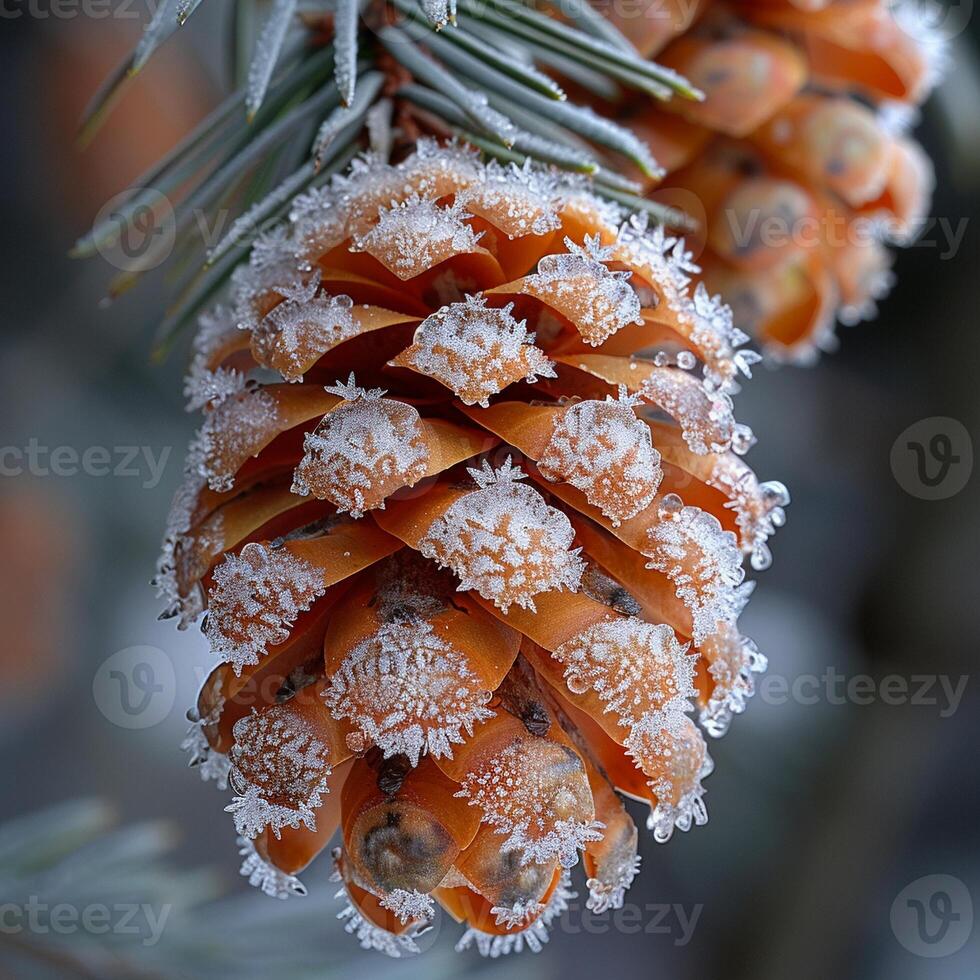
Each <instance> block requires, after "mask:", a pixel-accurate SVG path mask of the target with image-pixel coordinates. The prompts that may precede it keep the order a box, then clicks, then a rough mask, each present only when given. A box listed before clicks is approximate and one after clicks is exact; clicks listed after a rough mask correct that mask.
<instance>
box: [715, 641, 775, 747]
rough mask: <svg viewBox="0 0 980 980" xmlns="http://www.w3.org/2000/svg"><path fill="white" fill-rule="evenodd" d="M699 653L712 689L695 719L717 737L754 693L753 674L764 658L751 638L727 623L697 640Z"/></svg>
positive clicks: (762, 665) (763, 666) (762, 667)
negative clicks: (709, 676)
mask: <svg viewBox="0 0 980 980" xmlns="http://www.w3.org/2000/svg"><path fill="white" fill-rule="evenodd" d="M701 654H702V656H704V658H705V660H707V662H708V673H709V674H710V675H711V679H712V681H713V682H714V689H713V690H712V692H711V697H710V698H709V699H708V703H707V704H706V705H705V706H704V708H702V709H701V713H700V715H699V717H698V720H699V721H700V722H701V727H702V728H704V730H705V731H706V732H707V733H708V734H709V735H711V736H712V737H713V738H720V737H721V736H722V735H724V734H725V732H727V731H728V727H729V725H730V724H731V721H732V716H733V715H738V714H741V713H742V712H743V711H744V710H745V706H746V702H747V700H748V699H749V698H750V697H752V695H753V694H754V693H755V679H754V677H753V674H761V673H762V672H763V671H764V670H765V669H766V667H767V666H768V661H767V659H766V657H765V656H764V655H763V654H762V653H760V652H759V648H758V647H757V646H756V645H755V643H753V642H752V640H750V639H749V638H748V637H747V636H741V635H740V634H739V632H738V630H737V629H736V628H735V627H734V626H732V625H731V624H728V623H723V624H721V625H720V626H719V627H718V630H717V632H715V633H714V634H712V635H711V636H709V637H708V638H707V639H706V640H705V641H704V642H703V643H702V644H701Z"/></svg>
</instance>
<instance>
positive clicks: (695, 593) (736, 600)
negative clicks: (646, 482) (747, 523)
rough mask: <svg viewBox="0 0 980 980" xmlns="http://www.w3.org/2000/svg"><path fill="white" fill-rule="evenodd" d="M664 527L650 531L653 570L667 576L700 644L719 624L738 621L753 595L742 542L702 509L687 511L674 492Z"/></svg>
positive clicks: (665, 507) (664, 515)
mask: <svg viewBox="0 0 980 980" xmlns="http://www.w3.org/2000/svg"><path fill="white" fill-rule="evenodd" d="M660 516H661V520H660V523H658V524H656V525H654V527H652V528H650V530H649V531H648V532H647V534H648V537H649V544H648V545H647V550H646V551H645V552H644V554H645V555H646V556H647V557H648V558H650V562H649V563H648V564H647V568H653V569H656V570H657V571H659V572H663V573H664V574H665V575H666V576H667V577H668V578H669V579H670V581H671V582H672V583H673V585H674V591H675V592H676V594H677V597H678V598H679V599H680V600H681V601H682V602H683V603H684V604H685V605H686V606H687V608H688V609H689V610H690V612H691V619H692V623H693V633H692V635H693V639H694V642H695V643H700V642H701V640H703V639H704V638H705V637H706V636H708V635H710V634H711V633H713V632H714V631H715V628H716V627H717V625H718V623H730V622H734V621H735V619H737V618H738V615H739V613H740V612H741V611H742V608H743V606H744V605H745V600H746V598H747V594H746V591H745V589H744V588H740V586H741V584H742V580H743V579H744V578H745V571H744V569H743V568H742V563H741V556H740V554H739V549H738V541H737V539H736V537H735V535H734V534H733V533H732V532H731V531H725V530H723V529H722V526H721V524H720V523H719V521H718V518H717V517H715V516H714V515H713V514H709V513H708V512H707V511H704V510H701V509H700V508H699V507H685V506H684V505H683V503H682V501H681V500H680V498H679V497H677V496H676V494H670V495H669V496H668V497H667V498H665V500H664V505H663V506H662V507H661V513H660Z"/></svg>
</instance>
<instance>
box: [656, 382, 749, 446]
mask: <svg viewBox="0 0 980 980" xmlns="http://www.w3.org/2000/svg"><path fill="white" fill-rule="evenodd" d="M640 394H641V395H642V396H643V397H644V398H645V399H646V400H647V401H650V402H653V403H654V404H655V405H657V406H658V407H659V408H661V409H662V410H663V411H664V412H666V413H667V414H668V415H671V416H672V417H673V418H674V419H676V420H677V422H678V424H679V425H680V427H681V433H682V434H683V436H684V441H685V442H686V443H687V445H688V447H689V448H690V450H691V452H693V453H697V454H698V455H700V456H703V455H706V454H707V453H721V452H725V451H726V450H728V449H730V448H732V447H733V445H734V440H735V439H736V438H737V432H740V431H741V430H739V429H738V427H737V424H736V422H735V418H734V416H733V415H732V401H731V398H729V397H728V395H726V394H722V393H719V392H712V391H709V390H708V388H707V387H706V386H705V385H703V384H702V383H700V382H698V381H696V380H694V379H693V378H692V377H691V376H690V375H687V374H684V373H683V372H682V371H678V370H676V369H674V368H664V369H658V370H654V371H651V372H650V374H649V375H648V376H647V378H646V379H644V381H643V384H642V386H641V387H640Z"/></svg>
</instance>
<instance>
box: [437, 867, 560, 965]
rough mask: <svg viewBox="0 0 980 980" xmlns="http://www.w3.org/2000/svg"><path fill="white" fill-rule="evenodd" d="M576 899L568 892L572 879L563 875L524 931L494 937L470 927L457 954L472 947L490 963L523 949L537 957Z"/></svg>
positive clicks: (461, 941)
mask: <svg viewBox="0 0 980 980" xmlns="http://www.w3.org/2000/svg"><path fill="white" fill-rule="evenodd" d="M576 895H577V892H574V891H572V889H571V878H570V876H569V874H568V872H567V871H566V872H564V873H563V874H562V876H561V880H560V881H559V882H558V885H557V886H556V888H555V890H554V891H553V892H552V894H551V897H550V898H549V899H548V901H547V903H546V904H545V906H544V908H543V909H542V910H541V912H540V913H539V914H538V917H537V918H536V919H535V920H534V921H533V922H532V923H531V924H530V925H529V926H527V928H525V929H521V930H519V931H518V932H510V933H505V934H504V935H494V934H492V933H487V932H482V931H481V930H479V929H474V928H472V927H470V928H468V929H467V930H466V931H465V932H464V933H463V935H462V938H461V939H460V940H459V942H457V943H456V952H457V953H461V952H463V951H464V950H467V949H469V948H470V947H471V946H476V948H477V950H478V951H479V953H480V955H481V956H487V957H490V958H491V959H496V958H497V957H498V956H508V955H509V954H510V953H520V952H522V951H523V950H524V948H525V947H527V949H529V950H531V952H532V953H540V952H541V950H542V948H543V947H544V944H545V943H546V942H547V941H548V929H549V927H550V926H551V924H552V922H554V920H555V919H557V918H558V917H559V916H560V915H561V914H562V913H563V912H564V911H565V910H566V909H567V908H568V903H569V901H571V900H572V899H573V898H575V897H576Z"/></svg>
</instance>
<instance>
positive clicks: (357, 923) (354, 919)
mask: <svg viewBox="0 0 980 980" xmlns="http://www.w3.org/2000/svg"><path fill="white" fill-rule="evenodd" d="M335 897H336V898H339V899H343V901H344V907H343V908H342V909H341V910H340V911H339V912H338V913H337V918H338V919H340V920H341V922H343V923H344V932H346V933H348V935H351V936H354V937H355V938H356V939H357V941H358V942H359V943H360V945H361V949H373V950H375V951H376V952H378V953H384V954H385V956H390V957H391V958H392V959H396V960H397V959H401V957H403V956H413V955H415V954H416V953H420V952H421V950H420V949H419V945H418V943H417V942H416V941H415V937H416V935H417V932H415V931H414V930H411V929H409V930H408V931H406V932H403V933H401V934H400V935H396V934H395V933H393V932H388V931H387V930H385V929H382V928H381V927H380V926H376V925H375V924H374V923H373V922H370V921H369V920H367V919H365V918H364V916H363V915H361V913H360V912H358V911H357V908H356V906H355V905H354V903H353V902H352V901H351V898H350V895H349V894H348V893H347V889H346V888H341V889H340V890H339V891H338V892H337V894H336V896H335Z"/></svg>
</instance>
